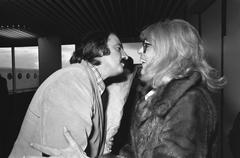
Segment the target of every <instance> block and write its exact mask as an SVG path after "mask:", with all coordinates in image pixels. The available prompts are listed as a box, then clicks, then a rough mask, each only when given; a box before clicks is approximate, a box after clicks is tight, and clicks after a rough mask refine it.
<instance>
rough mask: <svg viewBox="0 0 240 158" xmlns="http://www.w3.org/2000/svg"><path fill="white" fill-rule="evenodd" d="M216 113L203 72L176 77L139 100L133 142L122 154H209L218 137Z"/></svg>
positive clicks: (155, 157)
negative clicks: (202, 80)
mask: <svg viewBox="0 0 240 158" xmlns="http://www.w3.org/2000/svg"><path fill="white" fill-rule="evenodd" d="M145 94H146V93H145ZM216 115H217V113H216V108H215V106H214V104H213V102H212V99H211V98H210V94H209V93H208V91H207V89H206V88H205V87H204V86H203V85H202V83H201V76H200V74H199V73H197V72H194V73H193V74H192V75H190V76H188V77H185V78H182V79H177V80H172V81H171V82H169V83H168V84H167V85H165V86H162V87H158V88H157V89H155V90H154V93H153V94H152V95H150V96H149V97H148V98H147V99H146V98H145V97H142V98H141V99H140V100H138V102H137V104H136V106H135V108H134V110H133V115H132V121H131V129H130V131H131V143H130V145H126V146H124V147H123V148H122V150H121V151H120V155H122V156H125V157H129V158H206V157H208V158H209V157H211V153H212V146H213V144H214V142H215V140H216V137H215V136H216V135H215V134H216V122H217V116H216Z"/></svg>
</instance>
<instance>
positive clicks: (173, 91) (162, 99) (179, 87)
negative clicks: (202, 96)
mask: <svg viewBox="0 0 240 158" xmlns="http://www.w3.org/2000/svg"><path fill="white" fill-rule="evenodd" d="M200 80H201V76H200V73H199V72H194V73H192V74H191V75H189V76H187V77H184V78H181V79H175V80H172V81H171V82H170V83H169V84H167V85H166V86H164V87H159V88H157V91H156V94H155V95H156V96H155V97H153V99H152V101H151V103H152V105H151V107H150V108H153V109H152V110H153V112H154V113H155V114H156V115H158V116H160V117H164V116H166V115H167V113H168V112H169V111H170V110H171V109H172V108H173V107H174V106H175V103H176V102H177V101H178V100H179V98H180V97H181V96H183V94H184V93H185V92H186V91H188V90H189V89H190V88H191V87H192V86H194V85H196V84H197V83H198V82H199V81H200Z"/></svg>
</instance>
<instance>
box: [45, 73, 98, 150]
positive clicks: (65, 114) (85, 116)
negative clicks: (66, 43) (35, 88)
mask: <svg viewBox="0 0 240 158" xmlns="http://www.w3.org/2000/svg"><path fill="white" fill-rule="evenodd" d="M91 91H92V89H91V86H90V81H89V79H88V77H87V75H86V76H84V74H83V75H82V76H77V75H76V74H75V75H74V74H73V73H68V74H63V75H62V76H61V77H59V78H58V79H57V80H55V81H54V83H52V84H50V85H49V86H48V88H46V90H45V92H44V97H43V98H44V99H43V102H42V106H43V108H42V109H43V111H42V119H43V120H42V143H43V144H44V145H49V146H52V147H56V148H64V147H67V145H68V144H67V142H66V140H65V138H64V135H63V127H64V126H65V127H67V128H68V129H69V130H70V131H71V134H72V136H73V138H74V139H75V140H76V141H77V144H78V145H79V146H80V147H81V148H82V149H83V150H85V149H86V147H87V144H88V137H89V135H90V133H91V130H92V120H91V118H92V115H93V114H92V104H93V96H92V93H91Z"/></svg>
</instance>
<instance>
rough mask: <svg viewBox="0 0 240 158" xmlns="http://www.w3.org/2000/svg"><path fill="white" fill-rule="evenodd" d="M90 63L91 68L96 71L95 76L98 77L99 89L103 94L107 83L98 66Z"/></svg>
mask: <svg viewBox="0 0 240 158" xmlns="http://www.w3.org/2000/svg"><path fill="white" fill-rule="evenodd" d="M88 65H89V66H90V68H91V70H92V71H93V73H94V76H95V77H96V79H97V86H98V90H99V92H100V94H103V91H104V90H105V84H104V82H103V79H102V77H101V74H100V73H99V71H98V69H97V68H96V66H94V65H92V64H91V63H88Z"/></svg>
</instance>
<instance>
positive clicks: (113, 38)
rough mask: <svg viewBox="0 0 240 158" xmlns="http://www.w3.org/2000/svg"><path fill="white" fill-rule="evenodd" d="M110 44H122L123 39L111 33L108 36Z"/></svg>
mask: <svg viewBox="0 0 240 158" xmlns="http://www.w3.org/2000/svg"><path fill="white" fill-rule="evenodd" d="M108 44H111V45H122V43H121V41H120V40H119V38H118V37H117V36H116V35H115V34H110V35H109V37H108Z"/></svg>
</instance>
